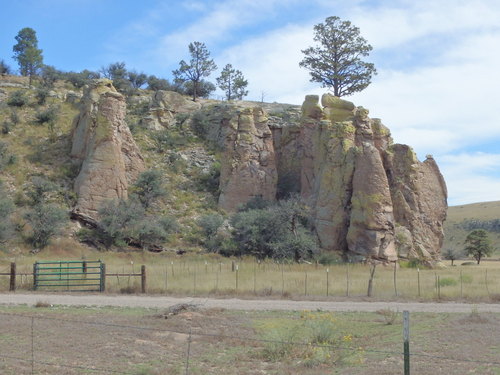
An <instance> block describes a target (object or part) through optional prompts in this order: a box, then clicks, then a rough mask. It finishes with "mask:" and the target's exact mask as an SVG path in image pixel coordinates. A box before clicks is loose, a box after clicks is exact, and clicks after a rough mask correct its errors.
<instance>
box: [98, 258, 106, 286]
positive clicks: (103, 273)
mask: <svg viewBox="0 0 500 375" xmlns="http://www.w3.org/2000/svg"><path fill="white" fill-rule="evenodd" d="M99 291H100V292H104V291H106V265H105V264H104V263H101V285H100V288H99Z"/></svg>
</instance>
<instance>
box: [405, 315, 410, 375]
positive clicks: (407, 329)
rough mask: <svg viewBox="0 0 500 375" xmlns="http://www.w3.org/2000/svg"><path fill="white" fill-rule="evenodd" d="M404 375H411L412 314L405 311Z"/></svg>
mask: <svg viewBox="0 0 500 375" xmlns="http://www.w3.org/2000/svg"><path fill="white" fill-rule="evenodd" d="M403 340H404V344H403V347H404V375H410V312H409V311H403Z"/></svg>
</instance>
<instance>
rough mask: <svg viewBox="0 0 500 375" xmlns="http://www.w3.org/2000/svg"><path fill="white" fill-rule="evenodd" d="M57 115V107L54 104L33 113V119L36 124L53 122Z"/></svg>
mask: <svg viewBox="0 0 500 375" xmlns="http://www.w3.org/2000/svg"><path fill="white" fill-rule="evenodd" d="M58 115H59V108H58V107H56V106H51V107H49V108H47V109H44V110H40V111H37V113H36V114H35V121H36V122H37V123H38V124H45V123H47V124H49V125H50V124H54V123H55V122H56V121H57V117H58Z"/></svg>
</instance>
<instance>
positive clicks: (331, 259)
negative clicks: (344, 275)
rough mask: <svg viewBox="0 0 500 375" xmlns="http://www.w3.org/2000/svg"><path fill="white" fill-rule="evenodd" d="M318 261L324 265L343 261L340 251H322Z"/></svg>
mask: <svg viewBox="0 0 500 375" xmlns="http://www.w3.org/2000/svg"><path fill="white" fill-rule="evenodd" d="M317 261H318V263H319V264H323V265H324V266H326V265H330V264H340V263H342V258H341V257H340V255H339V254H338V253H334V252H331V251H325V252H322V253H321V254H320V255H319V256H318V257H317Z"/></svg>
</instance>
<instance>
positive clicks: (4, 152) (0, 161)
mask: <svg viewBox="0 0 500 375" xmlns="http://www.w3.org/2000/svg"><path fill="white" fill-rule="evenodd" d="M15 162H16V156H15V155H14V154H11V153H10V151H9V147H8V145H7V143H5V142H1V141H0V170H2V169H3V168H5V167H6V166H8V165H12V164H14V163H15Z"/></svg>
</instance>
